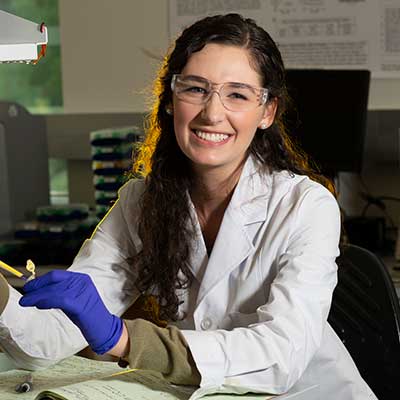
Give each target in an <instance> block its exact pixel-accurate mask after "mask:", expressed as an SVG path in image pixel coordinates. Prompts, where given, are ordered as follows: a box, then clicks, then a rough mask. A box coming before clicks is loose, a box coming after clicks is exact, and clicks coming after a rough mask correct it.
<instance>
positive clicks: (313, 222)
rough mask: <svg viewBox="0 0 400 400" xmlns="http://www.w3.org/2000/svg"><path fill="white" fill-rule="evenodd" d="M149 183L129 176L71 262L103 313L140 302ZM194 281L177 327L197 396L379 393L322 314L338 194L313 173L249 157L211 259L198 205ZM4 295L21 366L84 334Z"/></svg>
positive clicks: (37, 363) (5, 331) (11, 342)
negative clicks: (139, 256) (135, 261)
mask: <svg viewBox="0 0 400 400" xmlns="http://www.w3.org/2000/svg"><path fill="white" fill-rule="evenodd" d="M143 187H144V182H143V181H137V180H136V181H135V180H132V181H130V182H128V183H127V184H126V185H124V187H123V188H122V189H121V190H120V192H119V201H118V202H117V203H116V204H115V205H114V207H113V208H112V210H111V211H110V212H109V214H108V215H107V216H106V217H105V218H104V220H103V221H102V222H101V223H100V224H99V226H98V227H97V229H96V232H95V234H94V235H93V236H92V238H91V239H90V240H87V241H86V242H85V243H84V245H83V246H82V249H81V250H80V252H79V254H78V255H77V257H76V259H75V261H74V263H73V265H72V266H71V268H70V270H72V271H79V272H83V273H88V274H90V275H91V277H92V279H93V280H94V282H95V284H96V286H97V288H98V291H99V293H100V294H101V296H102V298H103V301H104V302H105V304H106V306H107V307H108V309H109V310H110V312H112V313H114V314H116V315H121V314H123V313H124V312H125V311H126V310H127V309H128V308H129V307H130V305H131V304H132V303H133V302H134V301H135V300H136V298H137V297H138V295H139V293H138V291H137V289H136V288H135V280H136V277H137V273H136V271H135V269H134V268H133V267H132V265H131V264H132V263H131V259H132V256H134V255H135V254H136V253H137V252H138V251H140V249H141V246H142V244H141V241H140V238H139V236H138V232H137V221H138V215H139V199H140V195H141V193H142V191H143ZM188 201H189V204H190V208H191V213H192V215H193V218H194V220H195V221H196V227H195V229H196V234H197V238H196V241H195V243H194V244H193V251H192V255H191V260H190V268H191V271H192V273H193V276H194V280H193V284H192V286H191V288H190V289H188V290H187V289H182V290H180V291H179V292H178V296H179V297H180V299H182V300H183V303H182V305H181V306H180V308H179V315H180V317H181V318H182V320H180V321H178V322H176V323H175V324H176V325H177V326H178V327H179V328H180V329H181V332H182V333H183V335H184V337H185V339H186V341H187V343H188V345H189V347H190V350H191V353H192V355H193V359H194V361H195V363H196V365H197V368H198V370H199V372H200V374H201V377H202V378H201V385H200V386H201V388H200V391H201V392H203V393H209V392H216V391H219V392H236V393H244V392H246V391H252V392H267V393H276V394H279V393H285V392H287V391H288V390H290V392H293V391H301V390H303V389H307V388H309V387H311V386H313V385H318V388H317V391H318V395H317V396H316V398H320V399H324V400H337V399H341V400H351V399H356V400H359V399H360V400H361V399H376V397H375V396H374V394H373V393H372V392H371V390H370V389H369V387H368V386H367V385H366V383H365V382H364V381H363V379H362V378H361V376H360V375H359V373H358V371H357V368H356V366H355V365H354V363H353V361H352V359H351V357H350V356H349V354H348V352H347V350H346V349H345V347H344V345H343V344H342V342H341V341H340V340H339V338H338V337H337V335H336V334H335V333H334V331H333V330H332V328H331V327H330V325H329V324H328V322H327V316H328V313H329V308H330V304H331V299H332V292H333V289H334V287H335V285H336V283H337V267H336V264H335V258H336V257H337V256H338V254H339V251H338V240H339V234H340V216H339V209H338V205H337V203H336V201H335V199H334V198H333V196H332V195H331V194H330V193H329V192H328V191H327V190H326V189H325V188H323V187H322V186H321V185H319V184H317V183H315V182H313V181H311V180H310V179H309V178H308V177H305V176H299V175H294V174H291V173H288V172H286V171H282V172H274V173H271V174H261V173H259V172H258V166H257V163H256V161H255V160H254V159H253V158H252V157H249V158H248V159H247V161H246V164H245V166H244V168H243V171H242V174H241V177H240V180H239V182H238V185H237V186H236V188H235V191H234V193H233V195H232V198H231V201H230V203H229V205H228V207H227V209H226V211H225V215H224V218H223V221H222V224H221V226H220V229H219V232H218V236H217V238H216V241H215V243H214V247H213V250H212V253H211V255H210V257H209V258H208V256H207V251H206V247H205V243H204V240H203V237H202V234H201V230H200V226H199V223H198V220H197V217H196V213H195V210H194V207H193V204H192V203H191V201H190V199H189V200H188ZM18 298H19V294H18V293H17V292H16V291H15V290H11V297H10V301H9V303H8V304H7V306H6V308H5V310H4V312H3V314H2V315H1V316H0V345H1V346H2V348H3V349H4V351H5V352H7V353H8V355H9V356H10V357H11V358H13V359H14V361H15V362H16V363H17V364H19V365H20V366H23V367H25V368H33V369H34V368H40V367H44V366H47V365H49V364H51V363H53V362H55V361H57V360H60V359H62V358H65V357H68V356H70V355H72V354H74V353H76V352H77V351H79V350H80V349H82V348H83V347H85V346H86V342H85V340H84V338H83V337H82V335H81V333H80V331H79V329H78V328H77V327H76V326H75V325H74V324H72V323H71V322H70V321H69V320H68V318H67V317H66V316H65V315H64V314H63V313H62V312H61V311H59V310H47V311H43V310H37V309H35V308H22V307H20V306H19V305H18Z"/></svg>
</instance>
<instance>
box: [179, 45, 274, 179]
mask: <svg viewBox="0 0 400 400" xmlns="http://www.w3.org/2000/svg"><path fill="white" fill-rule="evenodd" d="M249 57H250V55H249V53H248V51H247V50H245V49H242V48H240V47H236V46H229V45H220V44H213V43H211V44H207V45H206V46H205V47H204V48H203V49H202V50H201V51H198V52H196V53H193V55H192V56H191V57H190V58H189V60H188V62H187V64H186V65H185V67H184V68H183V70H182V71H181V74H182V75H185V76H188V75H192V76H197V77H201V78H205V79H208V80H209V81H211V82H214V83H218V84H220V83H225V82H240V83H245V84H248V85H251V86H255V87H261V86H262V81H261V76H260V75H259V73H258V72H256V71H255V70H254V69H253V67H252V66H251V65H250V58H249ZM217 88H219V86H218V87H217ZM172 106H173V116H174V128H175V135H176V140H177V142H178V145H179V147H180V148H181V150H182V151H183V153H184V154H185V155H186V156H187V157H188V158H189V159H190V160H191V162H192V165H193V167H194V169H195V171H196V170H197V171H204V170H205V169H207V170H209V169H215V168H218V169H219V170H220V171H222V172H224V173H226V174H227V175H228V174H231V173H232V172H233V171H236V169H237V168H238V167H239V166H240V165H241V164H242V162H243V161H244V159H245V157H246V154H247V149H248V148H249V146H250V143H251V141H252V140H253V137H254V135H255V132H256V129H257V127H260V126H261V124H265V127H269V126H270V125H271V124H272V122H273V119H274V115H275V111H276V104H275V102H270V103H269V104H268V105H263V106H257V107H255V108H254V109H251V110H249V111H230V110H227V109H226V108H225V107H224V106H223V104H222V103H221V100H220V97H219V96H218V94H216V93H213V94H212V95H211V97H210V98H209V100H208V101H207V102H206V103H205V104H191V103H187V102H184V101H182V100H181V99H178V98H177V97H176V95H175V94H174V95H173V104H172ZM263 128H264V127H263ZM213 134H214V135H213ZM215 134H217V136H215ZM221 134H222V135H221ZM222 138H223V139H222Z"/></svg>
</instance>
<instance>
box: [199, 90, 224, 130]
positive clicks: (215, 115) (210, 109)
mask: <svg viewBox="0 0 400 400" xmlns="http://www.w3.org/2000/svg"><path fill="white" fill-rule="evenodd" d="M225 111H226V110H225V107H224V105H223V104H222V100H221V98H220V94H219V93H218V92H217V91H213V92H211V94H210V97H209V98H208V100H207V101H206V102H205V104H204V106H203V109H202V111H201V117H202V118H203V119H204V120H205V121H206V122H208V123H210V124H212V125H215V124H217V123H218V122H221V121H223V119H224V118H225Z"/></svg>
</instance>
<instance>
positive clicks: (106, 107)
mask: <svg viewBox="0 0 400 400" xmlns="http://www.w3.org/2000/svg"><path fill="white" fill-rule="evenodd" d="M59 2H60V5H59V9H60V35H61V42H62V74H63V82H64V85H63V95H64V106H65V111H66V112H72V113H79V112H143V111H146V110H147V107H146V98H148V93H149V87H150V86H151V82H152V78H153V77H154V75H155V71H156V70H157V67H158V65H159V63H158V62H157V61H156V60H154V59H152V58H151V57H149V56H148V55H146V54H145V52H144V51H143V50H145V51H148V52H150V53H154V54H155V55H159V56H162V55H163V54H164V53H165V51H166V49H167V47H168V43H169V38H168V13H167V11H168V1H166V0H146V1H142V0H117V1H114V2H111V1H109V0H84V1H78V0H59ZM344 90H348V88H345V89H344ZM370 93H371V95H370V104H369V108H370V109H374V110H385V109H389V110H390V109H400V95H399V93H400V79H376V80H373V81H372V84H371V92H370Z"/></svg>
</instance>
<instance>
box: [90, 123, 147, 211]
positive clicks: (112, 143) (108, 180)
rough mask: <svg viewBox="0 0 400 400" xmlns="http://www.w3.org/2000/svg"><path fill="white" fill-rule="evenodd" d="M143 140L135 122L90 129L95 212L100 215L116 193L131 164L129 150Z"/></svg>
mask: <svg viewBox="0 0 400 400" xmlns="http://www.w3.org/2000/svg"><path fill="white" fill-rule="evenodd" d="M142 140H143V131H142V130H141V129H140V128H138V127H137V126H127V127H120V128H110V129H102V130H98V131H94V132H91V133H90V144H91V146H92V169H93V185H94V188H95V199H96V215H97V216H98V217H99V218H103V217H104V215H105V214H106V213H107V211H108V210H109V208H110V206H111V205H112V204H113V203H114V201H115V200H116V198H117V196H118V189H119V188H120V187H121V185H122V184H123V183H124V182H125V180H126V174H127V172H128V171H129V170H130V169H131V166H132V150H133V148H134V147H135V143H138V142H141V141H142Z"/></svg>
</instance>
